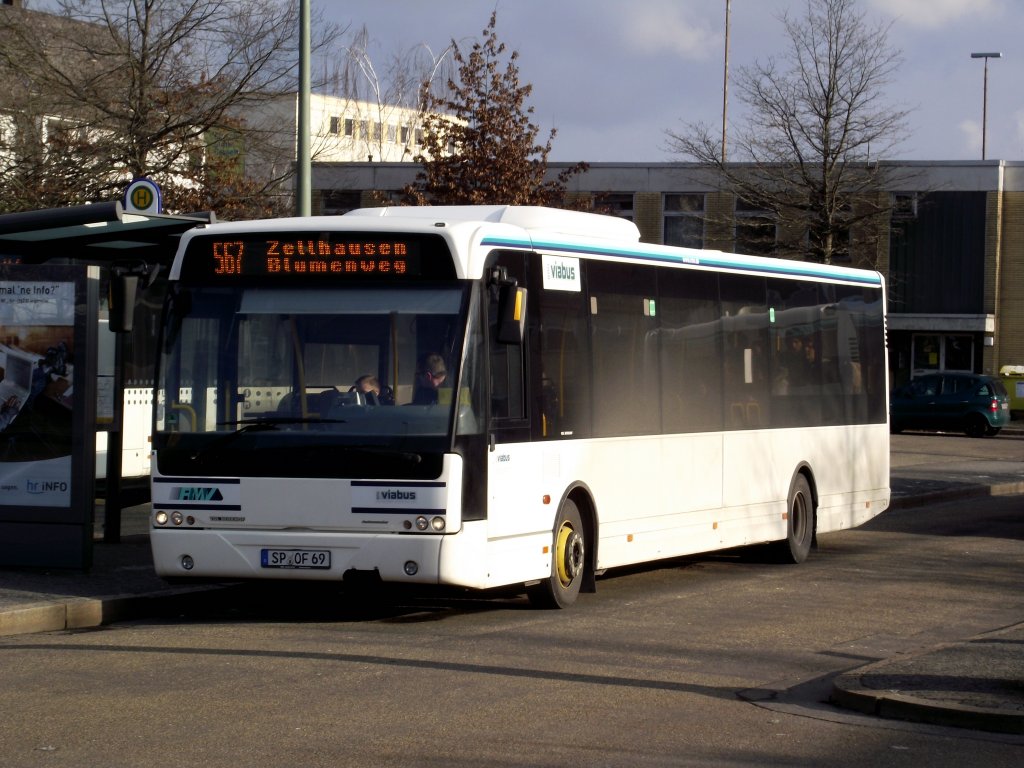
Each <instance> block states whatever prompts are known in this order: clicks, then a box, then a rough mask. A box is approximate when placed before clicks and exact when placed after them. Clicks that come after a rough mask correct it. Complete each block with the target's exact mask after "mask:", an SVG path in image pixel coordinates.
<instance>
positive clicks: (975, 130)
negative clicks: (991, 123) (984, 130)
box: [957, 120, 981, 155]
mask: <svg viewBox="0 0 1024 768" xmlns="http://www.w3.org/2000/svg"><path fill="white" fill-rule="evenodd" d="M957 127H958V128H959V129H960V133H961V134H962V135H963V137H964V148H965V149H966V150H967V151H968V152H969V153H971V154H972V155H976V154H978V153H979V152H981V123H979V122H978V121H977V120H961V121H960V125H959V126H957Z"/></svg>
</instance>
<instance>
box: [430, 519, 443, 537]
mask: <svg viewBox="0 0 1024 768" xmlns="http://www.w3.org/2000/svg"><path fill="white" fill-rule="evenodd" d="M430 527H431V528H433V529H434V530H435V531H437V532H438V533H440V532H441V531H443V530H444V518H443V517H434V518H431V520H430Z"/></svg>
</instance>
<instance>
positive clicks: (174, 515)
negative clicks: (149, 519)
mask: <svg viewBox="0 0 1024 768" xmlns="http://www.w3.org/2000/svg"><path fill="white" fill-rule="evenodd" d="M184 521H185V516H184V515H183V514H181V512H171V522H172V523H174V524H175V525H181V524H182V523H183V522H184Z"/></svg>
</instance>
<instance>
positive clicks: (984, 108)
mask: <svg viewBox="0 0 1024 768" xmlns="http://www.w3.org/2000/svg"><path fill="white" fill-rule="evenodd" d="M971 58H972V59H984V60H985V75H984V80H982V91H981V159H982V160H984V159H985V144H986V142H987V138H988V60H989V59H1001V58H1003V54H1002V53H1000V52H998V51H990V52H983V53H972V54H971Z"/></svg>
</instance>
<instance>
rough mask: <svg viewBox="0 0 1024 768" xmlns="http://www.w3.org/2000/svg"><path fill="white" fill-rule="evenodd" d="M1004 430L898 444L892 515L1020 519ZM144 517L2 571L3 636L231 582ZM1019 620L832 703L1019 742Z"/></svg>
mask: <svg viewBox="0 0 1024 768" xmlns="http://www.w3.org/2000/svg"><path fill="white" fill-rule="evenodd" d="M1007 431H1008V432H1009V433H1010V434H1009V435H1007V436H1006V437H1005V438H1002V439H997V440H983V441H970V444H973V443H978V444H979V445H984V446H985V447H986V449H987V451H986V452H985V455H984V456H983V457H981V458H979V457H978V456H977V455H974V456H970V455H965V454H962V453H958V451H957V450H956V446H954V450H953V451H952V452H951V453H948V454H947V455H935V454H934V453H933V452H931V451H928V452H915V451H912V450H901V449H900V447H899V443H898V442H897V441H896V439H895V438H894V446H893V450H892V479H891V487H892V491H893V498H892V504H891V507H890V508H907V507H913V506H922V505H925V504H931V503H938V502H942V501H947V500H951V499H958V498H970V497H978V496H984V495H1000V496H1010V495H1014V496H1016V495H1020V496H1021V497H1022V500H1021V511H1022V513H1024V429H1022V430H1007ZM1007 438H1009V439H1007ZM964 439H965V440H966V438H964ZM946 444H947V445H949V444H948V443H946ZM936 445H938V444H936ZM957 445H959V446H963V443H958V444H957ZM967 453H971V454H977V451H970V452H967ZM149 511H150V510H149V505H148V504H143V505H139V506H135V507H130V508H127V509H124V510H122V515H121V541H120V542H118V543H105V542H104V541H103V524H104V509H103V505H102V502H101V501H98V502H97V509H96V523H95V543H94V547H93V566H92V568H91V569H90V570H89V571H88V572H85V573H83V572H79V571H60V570H42V569H21V570H9V569H0V636H3V635H17V634H26V633H35V632H52V631H58V630H68V629H83V628H88V627H95V626H100V625H103V624H109V623H112V622H116V621H125V620H130V619H140V618H147V617H152V616H157V615H167V614H168V611H173V610H174V606H175V604H178V603H180V602H181V601H188V600H190V599H194V598H195V596H196V595H195V593H196V592H197V591H205V590H210V589H219V588H223V587H224V586H226V585H216V584H215V585H201V586H190V587H181V586H175V585H171V584H168V583H166V582H164V581H163V580H162V579H160V578H158V577H157V576H156V575H155V574H154V573H153V566H152V557H151V555H150V550H149V538H148V528H149ZM1021 619H1022V620H1021V622H1019V623H1017V624H1015V625H1012V626H1007V627H1002V628H998V629H996V630H994V631H992V632H989V633H986V634H983V635H979V636H976V637H970V638H964V639H963V640H962V641H960V642H956V643H949V644H944V645H940V646H936V647H933V648H930V649H927V650H925V651H923V652H921V653H916V654H906V655H901V656H897V657H894V658H891V659H886V660H884V661H880V662H876V663H873V664H870V665H868V666H864V667H859V668H856V669H852V670H849V671H847V672H844V673H842V674H840V675H838V676H837V677H836V678H835V679H834V681H833V687H832V694H831V701H832V703H833V704H835V705H837V706H839V707H844V708H847V709H851V710H856V711H858V712H863V713H867V714H871V715H875V716H878V717H883V718H892V719H897V720H907V721H914V722H922V723H930V724H934V725H947V726H957V727H963V728H972V729H976V730H984V731H992V732H998V733H1013V734H1024V617H1021Z"/></svg>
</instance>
